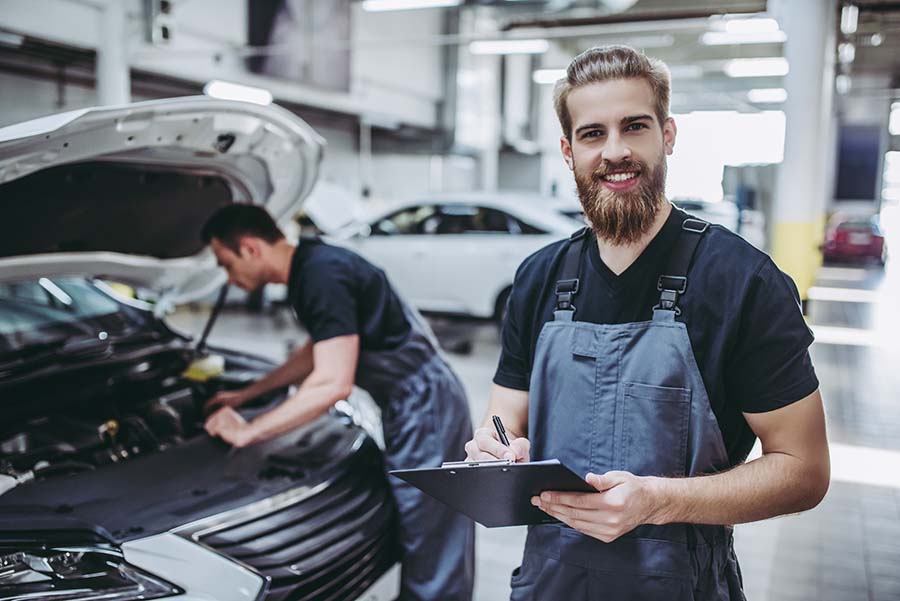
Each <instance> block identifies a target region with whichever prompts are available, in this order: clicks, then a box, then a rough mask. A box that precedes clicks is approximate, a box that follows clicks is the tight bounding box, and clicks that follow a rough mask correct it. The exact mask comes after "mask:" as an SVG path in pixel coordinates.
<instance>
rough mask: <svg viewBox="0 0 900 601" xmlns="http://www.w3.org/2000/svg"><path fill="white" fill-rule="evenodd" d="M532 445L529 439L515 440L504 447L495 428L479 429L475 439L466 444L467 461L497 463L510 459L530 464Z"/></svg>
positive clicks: (476, 431)
mask: <svg viewBox="0 0 900 601" xmlns="http://www.w3.org/2000/svg"><path fill="white" fill-rule="evenodd" d="M530 451H531V443H530V442H529V441H528V439H527V438H514V439H513V440H511V441H509V446H508V447H507V446H504V445H503V443H502V442H500V439H499V438H497V431H496V430H494V429H493V428H478V429H477V430H475V437H474V438H473V439H472V440H470V441H469V442H467V443H466V461H492V460H493V461H496V460H497V459H509V460H510V461H515V462H516V463H528V461H529V460H530V454H529V453H530Z"/></svg>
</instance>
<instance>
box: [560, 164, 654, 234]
mask: <svg viewBox="0 0 900 601" xmlns="http://www.w3.org/2000/svg"><path fill="white" fill-rule="evenodd" d="M623 170H635V171H638V172H639V173H640V175H639V176H638V177H640V178H641V182H640V183H639V184H638V186H637V187H636V188H633V189H631V190H627V191H624V192H615V191H613V190H610V189H609V188H607V187H606V186H604V185H603V180H602V176H603V175H606V174H607V173H611V172H616V171H619V172H621V171H623ZM575 185H576V186H577V188H578V198H579V199H580V200H581V206H582V208H583V209H584V214H585V216H586V217H587V218H588V220H589V221H590V223H591V229H593V230H594V233H595V234H596V235H597V237H598V238H601V239H603V240H606V241H608V242H610V243H611V244H613V245H615V246H626V245H629V244H634V243H635V242H637V241H638V240H640V238H641V236H642V235H644V234H645V233H647V231H649V230H650V228H651V227H652V226H653V222H654V220H655V218H656V214H657V213H658V212H659V209H660V207H661V206H662V201H663V199H664V198H665V185H666V160H665V156H663V157H662V158H661V160H660V161H659V163H658V164H657V165H656V167H654V168H653V169H652V170H650V169H648V168H647V166H646V165H645V164H643V163H640V162H638V161H624V162H622V163H618V164H615V165H609V164H604V165H602V166H601V167H599V168H597V169H596V170H594V172H593V173H590V174H589V175H588V176H583V175H582V176H579V175H578V172H577V171H576V172H575Z"/></svg>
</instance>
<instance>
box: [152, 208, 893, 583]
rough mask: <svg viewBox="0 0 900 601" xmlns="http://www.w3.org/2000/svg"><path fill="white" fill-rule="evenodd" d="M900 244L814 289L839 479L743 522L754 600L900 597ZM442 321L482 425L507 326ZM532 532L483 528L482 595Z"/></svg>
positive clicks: (240, 319)
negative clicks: (794, 507) (783, 511)
mask: <svg viewBox="0 0 900 601" xmlns="http://www.w3.org/2000/svg"><path fill="white" fill-rule="evenodd" d="M892 215H897V211H895V212H894V213H893V214H892ZM894 223H895V224H896V225H900V219H896V221H895V222H894ZM893 231H897V229H896V228H895V229H894V230H893ZM893 248H894V249H896V251H895V257H896V260H894V261H892V262H891V261H889V263H888V266H887V268H886V269H885V270H881V269H879V268H874V267H864V266H841V267H825V268H823V269H822V270H821V272H820V277H819V282H818V283H817V286H816V288H814V289H813V290H812V291H811V300H810V306H809V323H810V326H811V327H812V328H813V331H814V332H815V333H816V337H817V341H816V343H815V344H814V345H813V347H812V350H811V353H812V358H813V362H814V365H815V367H816V371H817V373H818V375H819V378H820V381H821V390H822V395H823V398H824V399H825V405H826V411H827V414H828V426H829V437H830V443H831V451H832V484H831V488H830V490H829V493H828V495H827V496H826V498H825V500H824V501H823V502H822V503H821V504H820V505H819V506H818V507H816V508H815V509H813V510H812V511H809V512H806V513H803V514H800V515H792V516H785V517H781V518H777V519H773V520H767V521H764V522H759V523H754V524H745V525H740V526H738V527H737V528H736V535H735V541H736V543H735V544H736V547H737V553H738V557H739V559H740V561H741V566H742V569H743V574H744V584H745V591H746V594H747V598H748V599H749V600H751V601H794V600H797V601H799V600H812V599H816V600H821V601H827V600H835V601H836V600H842V601H843V600H846V601H857V600H866V601H889V600H893V601H896V600H900V369H898V365H900V312H898V308H900V237H897V238H896V243H895V244H894V246H893ZM206 316H207V310H205V309H194V310H192V309H191V308H189V307H185V308H182V309H181V310H179V311H178V312H177V313H176V314H175V315H173V316H172V317H171V318H170V322H171V323H172V324H173V325H174V326H175V327H178V328H180V329H182V330H186V331H190V332H193V333H198V332H200V330H201V329H202V327H203V323H204V320H205V318H206ZM433 325H434V326H435V330H436V331H437V332H438V335H439V337H440V338H441V340H442V342H445V343H446V344H447V346H448V347H454V346H458V343H459V341H460V340H462V341H466V342H469V343H470V346H471V352H470V353H468V354H459V353H448V357H449V360H450V362H451V364H452V365H453V367H454V369H456V371H457V372H458V373H459V375H460V377H461V379H462V381H463V383H464V385H465V387H466V390H467V392H468V395H469V400H470V405H471V410H472V418H473V421H474V423H476V424H477V423H480V422H481V420H482V419H483V417H484V413H485V411H486V407H487V398H488V391H489V388H490V381H491V377H492V376H493V372H494V368H495V366H496V361H497V358H498V355H499V345H498V337H497V331H496V328H495V327H494V326H493V325H490V324H472V323H461V322H448V321H435V322H433ZM303 338H304V335H303V334H302V333H301V332H300V331H299V330H298V329H297V327H296V326H295V325H294V323H293V320H292V318H291V316H290V314H289V313H288V312H286V311H283V310H276V311H274V312H267V313H265V314H262V315H251V314H247V313H244V312H241V311H239V310H235V309H230V310H228V311H226V312H225V314H224V315H223V316H222V319H221V320H220V322H219V323H218V325H217V326H216V328H215V329H214V330H213V334H212V336H211V338H210V340H211V342H212V343H213V344H220V345H223V346H232V347H237V348H241V349H244V350H247V351H251V352H256V353H258V354H262V355H266V356H269V357H271V358H273V359H276V360H277V359H280V358H282V357H283V356H284V354H285V352H286V348H287V345H289V344H292V343H299V342H301V341H302V340H303ZM756 452H757V453H758V450H757V451H756ZM524 540H525V530H524V528H501V529H486V528H482V527H480V526H479V527H478V532H477V581H476V594H475V597H476V599H478V600H479V601H495V600H498V599H504V598H508V596H509V585H508V581H509V574H510V572H511V571H512V569H513V568H514V567H515V566H517V565H518V564H519V561H520V559H521V554H522V548H523V545H524Z"/></svg>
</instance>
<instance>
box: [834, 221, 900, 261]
mask: <svg viewBox="0 0 900 601" xmlns="http://www.w3.org/2000/svg"><path fill="white" fill-rule="evenodd" d="M822 251H823V253H824V255H825V261H828V262H844V261H860V260H874V261H876V262H878V264H879V265H884V263H885V261H886V260H887V246H886V245H885V242H884V234H883V233H882V231H881V228H880V227H879V226H878V223H877V222H876V221H875V220H874V219H872V218H870V219H865V218H858V217H857V218H852V217H835V218H832V220H831V223H830V224H829V226H828V231H826V232H825V244H824V245H823V247H822Z"/></svg>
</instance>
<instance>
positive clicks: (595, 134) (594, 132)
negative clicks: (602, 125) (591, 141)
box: [583, 129, 603, 138]
mask: <svg viewBox="0 0 900 601" xmlns="http://www.w3.org/2000/svg"><path fill="white" fill-rule="evenodd" d="M602 135H603V132H602V131H600V130H598V129H594V130H591V131H589V132H587V133H585V134H584V136H583V137H584V138H597V137H600V136H602Z"/></svg>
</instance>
